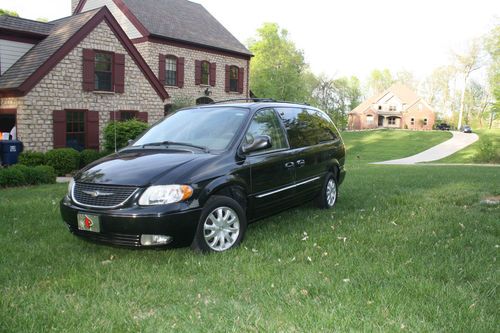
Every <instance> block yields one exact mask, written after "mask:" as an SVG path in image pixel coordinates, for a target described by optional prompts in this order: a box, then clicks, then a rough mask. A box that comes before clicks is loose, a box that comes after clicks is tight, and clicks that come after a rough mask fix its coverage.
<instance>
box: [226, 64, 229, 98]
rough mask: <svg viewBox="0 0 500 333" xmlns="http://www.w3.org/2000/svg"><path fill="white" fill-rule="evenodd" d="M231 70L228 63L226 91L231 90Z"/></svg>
mask: <svg viewBox="0 0 500 333" xmlns="http://www.w3.org/2000/svg"><path fill="white" fill-rule="evenodd" d="M229 72H230V66H229V65H226V92H229V90H230V82H229Z"/></svg>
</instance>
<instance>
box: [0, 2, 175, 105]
mask: <svg viewBox="0 0 500 333" xmlns="http://www.w3.org/2000/svg"><path fill="white" fill-rule="evenodd" d="M103 21H104V22H106V23H107V24H108V26H109V27H110V29H111V30H112V31H113V33H114V34H115V36H116V37H117V39H118V40H119V41H120V42H121V43H122V45H123V46H124V48H125V49H126V50H127V52H128V53H129V55H130V56H131V58H132V59H133V60H134V62H135V63H136V65H137V66H138V67H139V68H140V69H141V71H142V72H143V74H144V75H145V77H146V78H147V79H148V81H149V82H150V84H151V85H152V87H153V88H154V89H155V90H156V92H157V93H158V95H159V96H160V97H161V98H162V99H163V100H165V99H166V98H168V93H167V92H166V90H165V88H164V87H163V85H162V84H161V83H160V82H159V81H158V79H157V78H156V76H155V74H154V73H153V72H152V70H151V69H150V68H149V66H148V65H147V64H146V62H145V60H144V59H143V58H142V56H141V55H140V54H139V52H138V51H137V49H136V48H135V47H134V45H133V44H132V42H131V41H130V40H129V39H128V38H127V36H126V34H125V32H124V31H123V30H122V29H121V27H120V25H119V24H118V22H116V20H115V19H114V17H113V15H111V13H110V12H109V10H108V9H107V8H106V7H103V8H101V9H98V10H93V11H88V12H85V13H82V14H78V15H74V16H70V17H67V18H63V19H60V20H57V21H53V22H50V23H51V24H52V25H53V27H52V29H51V31H50V34H49V35H48V37H47V38H45V39H44V40H43V41H41V42H40V43H39V44H37V45H35V46H34V47H33V48H32V49H31V50H30V51H28V52H27V53H26V54H25V55H24V56H23V57H21V58H20V59H19V60H18V61H17V62H16V63H15V64H14V65H13V66H12V67H10V68H9V69H8V70H7V71H6V72H5V73H4V74H3V75H2V76H1V77H0V94H3V95H6V94H13V95H21V96H23V95H25V94H27V93H28V92H29V91H30V90H31V89H32V88H33V87H34V86H35V85H36V84H37V83H38V82H39V81H40V80H41V79H42V78H43V77H44V76H45V75H47V73H49V72H50V71H51V70H52V68H54V67H55V66H56V65H57V64H58V63H59V61H61V60H62V59H63V58H64V57H65V56H66V55H67V54H68V53H69V52H70V51H71V50H72V49H73V48H75V47H76V46H77V45H78V44H79V43H80V42H81V41H82V40H83V39H84V38H85V37H86V36H87V35H88V34H89V33H90V32H91V31H92V30H93V29H94V28H95V27H96V26H97V25H98V24H99V23H101V22H103Z"/></svg>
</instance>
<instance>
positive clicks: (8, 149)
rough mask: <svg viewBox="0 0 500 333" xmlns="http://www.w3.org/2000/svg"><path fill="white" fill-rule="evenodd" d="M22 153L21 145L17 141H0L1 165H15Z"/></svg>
mask: <svg viewBox="0 0 500 333" xmlns="http://www.w3.org/2000/svg"><path fill="white" fill-rule="evenodd" d="M22 151H23V143H22V142H21V141H19V140H1V141H0V157H1V159H2V165H13V164H16V163H17V160H18V158H19V154H21V152H22Z"/></svg>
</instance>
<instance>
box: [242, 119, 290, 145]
mask: <svg viewBox="0 0 500 333" xmlns="http://www.w3.org/2000/svg"><path fill="white" fill-rule="evenodd" d="M259 135H268V136H269V137H270V138H271V143H272V146H271V147H270V148H268V149H265V150H259V153H261V152H263V151H271V150H277V149H283V148H288V144H287V142H286V137H285V133H284V132H283V129H282V127H281V124H280V120H279V118H278V116H277V115H276V112H274V110H273V109H265V110H259V111H257V112H256V113H255V115H254V116H253V119H252V122H251V123H250V127H249V128H248V131H247V133H246V135H245V143H247V144H248V143H252V142H253V140H254V138H255V137H257V136H259Z"/></svg>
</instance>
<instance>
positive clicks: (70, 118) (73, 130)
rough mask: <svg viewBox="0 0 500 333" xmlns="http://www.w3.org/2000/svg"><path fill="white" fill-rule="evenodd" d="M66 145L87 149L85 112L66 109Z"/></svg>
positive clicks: (79, 149) (77, 148)
mask: <svg viewBox="0 0 500 333" xmlns="http://www.w3.org/2000/svg"><path fill="white" fill-rule="evenodd" d="M66 147H69V148H74V149H76V150H78V151H81V150H83V149H85V112H83V111H70V110H68V111H66Z"/></svg>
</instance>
